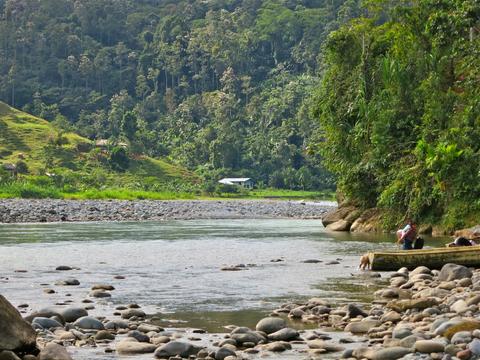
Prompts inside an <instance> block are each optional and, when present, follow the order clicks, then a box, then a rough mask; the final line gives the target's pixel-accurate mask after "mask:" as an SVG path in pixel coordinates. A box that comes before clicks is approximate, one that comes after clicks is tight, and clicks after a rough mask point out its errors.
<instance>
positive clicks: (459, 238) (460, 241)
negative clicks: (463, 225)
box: [447, 236, 477, 247]
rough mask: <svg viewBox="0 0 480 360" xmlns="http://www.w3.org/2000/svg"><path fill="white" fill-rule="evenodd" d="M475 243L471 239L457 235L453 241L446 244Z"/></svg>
mask: <svg viewBox="0 0 480 360" xmlns="http://www.w3.org/2000/svg"><path fill="white" fill-rule="evenodd" d="M475 245H477V243H476V242H475V241H473V240H469V239H467V238H466V237H463V236H459V237H457V238H456V239H455V240H454V241H453V242H451V243H449V244H447V247H455V246H475Z"/></svg>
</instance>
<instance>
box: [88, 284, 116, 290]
mask: <svg viewBox="0 0 480 360" xmlns="http://www.w3.org/2000/svg"><path fill="white" fill-rule="evenodd" d="M94 290H105V291H113V290H115V288H114V287H113V286H112V285H106V284H96V285H93V286H92V291H94Z"/></svg>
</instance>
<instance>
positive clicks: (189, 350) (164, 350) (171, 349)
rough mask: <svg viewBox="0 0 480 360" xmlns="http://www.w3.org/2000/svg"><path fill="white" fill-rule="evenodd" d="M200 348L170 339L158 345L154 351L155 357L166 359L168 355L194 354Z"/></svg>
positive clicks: (185, 355) (183, 355) (186, 356)
mask: <svg viewBox="0 0 480 360" xmlns="http://www.w3.org/2000/svg"><path fill="white" fill-rule="evenodd" d="M200 350H201V348H200V347H198V346H195V345H192V344H189V343H186V342H181V341H171V342H169V343H167V344H165V345H162V346H160V347H159V348H158V349H157V350H156V351H155V357H157V358H159V359H168V358H169V357H170V356H176V355H178V356H180V357H182V358H188V357H189V356H190V355H196V354H197V353H198V352H199V351H200Z"/></svg>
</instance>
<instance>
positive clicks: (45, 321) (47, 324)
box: [32, 317, 63, 329]
mask: <svg viewBox="0 0 480 360" xmlns="http://www.w3.org/2000/svg"><path fill="white" fill-rule="evenodd" d="M32 326H33V327H35V328H36V327H37V326H38V327H40V328H41V329H52V328H61V327H63V325H62V324H60V323H59V322H58V321H56V320H54V319H50V318H45V317H36V318H35V319H33V321H32Z"/></svg>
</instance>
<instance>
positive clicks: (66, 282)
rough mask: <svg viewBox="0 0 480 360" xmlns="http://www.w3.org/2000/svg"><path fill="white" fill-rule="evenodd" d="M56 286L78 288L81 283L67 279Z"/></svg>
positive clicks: (58, 282)
mask: <svg viewBox="0 0 480 360" xmlns="http://www.w3.org/2000/svg"><path fill="white" fill-rule="evenodd" d="M55 285H59V286H78V285H80V281H78V280H77V279H66V280H60V281H57V282H56V283H55Z"/></svg>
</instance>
